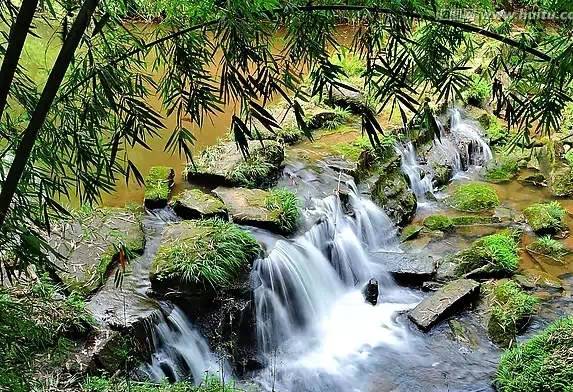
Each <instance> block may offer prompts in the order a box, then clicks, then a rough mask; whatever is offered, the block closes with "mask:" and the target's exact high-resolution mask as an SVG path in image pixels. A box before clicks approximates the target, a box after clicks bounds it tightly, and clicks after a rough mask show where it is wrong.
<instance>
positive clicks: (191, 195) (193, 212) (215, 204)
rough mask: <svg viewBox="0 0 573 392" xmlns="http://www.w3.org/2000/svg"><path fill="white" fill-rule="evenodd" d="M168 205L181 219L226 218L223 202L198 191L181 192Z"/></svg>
mask: <svg viewBox="0 0 573 392" xmlns="http://www.w3.org/2000/svg"><path fill="white" fill-rule="evenodd" d="M170 205H171V208H173V211H175V213H176V214H177V215H178V216H179V217H181V218H182V219H209V218H221V219H227V218H228V213H227V208H226V207H225V205H224V204H223V202H222V201H221V200H220V199H219V198H217V197H215V196H213V195H210V194H208V193H205V192H202V191H200V190H199V189H191V190H186V191H183V192H182V193H181V194H179V195H177V196H175V197H174V198H173V200H172V202H171V203H170Z"/></svg>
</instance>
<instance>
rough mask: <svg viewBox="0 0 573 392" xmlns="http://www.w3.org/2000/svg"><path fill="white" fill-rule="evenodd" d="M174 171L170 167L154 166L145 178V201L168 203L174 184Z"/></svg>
mask: <svg viewBox="0 0 573 392" xmlns="http://www.w3.org/2000/svg"><path fill="white" fill-rule="evenodd" d="M174 175H175V174H174V171H173V169H172V168H170V167H165V166H154V167H152V168H151V169H149V174H148V175H147V177H146V178H145V201H146V202H152V203H153V202H155V203H158V202H161V203H167V199H169V194H170V193H171V187H172V185H173V177H174Z"/></svg>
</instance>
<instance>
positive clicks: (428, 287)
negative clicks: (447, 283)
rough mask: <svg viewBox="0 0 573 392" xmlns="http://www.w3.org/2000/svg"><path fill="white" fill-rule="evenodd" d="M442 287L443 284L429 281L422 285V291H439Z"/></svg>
mask: <svg viewBox="0 0 573 392" xmlns="http://www.w3.org/2000/svg"><path fill="white" fill-rule="evenodd" d="M442 286H443V283H439V282H432V281H429V282H424V283H422V290H424V291H437V290H439V289H440V287H442Z"/></svg>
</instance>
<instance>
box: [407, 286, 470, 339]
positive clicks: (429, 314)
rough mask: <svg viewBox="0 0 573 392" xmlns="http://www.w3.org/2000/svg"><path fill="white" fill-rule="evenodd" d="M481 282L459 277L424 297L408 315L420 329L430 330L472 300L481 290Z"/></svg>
mask: <svg viewBox="0 0 573 392" xmlns="http://www.w3.org/2000/svg"><path fill="white" fill-rule="evenodd" d="M479 287H480V284H479V283H478V282H476V281H475V280H471V279H458V280H455V281H453V282H450V283H448V284H446V285H445V286H443V287H441V288H440V289H439V290H437V291H436V292H435V293H433V294H432V295H430V296H428V297H426V298H424V300H423V301H422V302H420V303H419V304H418V305H417V306H416V307H415V308H414V309H413V310H412V311H410V313H409V314H408V317H409V318H410V320H412V321H413V322H414V324H416V325H417V326H418V327H419V328H420V329H422V330H425V331H427V330H429V329H430V328H431V327H432V326H433V325H434V324H436V323H437V322H438V321H440V320H441V319H443V318H444V317H446V316H447V315H449V314H451V313H452V312H453V311H454V310H455V309H456V308H460V307H461V306H462V305H464V304H466V303H467V302H469V301H470V300H472V299H473V298H474V297H475V296H476V295H477V294H478V292H479Z"/></svg>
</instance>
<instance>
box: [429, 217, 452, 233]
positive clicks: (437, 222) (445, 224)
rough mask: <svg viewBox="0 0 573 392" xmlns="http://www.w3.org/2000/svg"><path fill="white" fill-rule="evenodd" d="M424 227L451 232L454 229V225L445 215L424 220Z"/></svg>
mask: <svg viewBox="0 0 573 392" xmlns="http://www.w3.org/2000/svg"><path fill="white" fill-rule="evenodd" d="M424 226H426V227H427V228H428V229H430V230H440V231H449V230H452V229H453V228H454V223H453V222H452V220H451V219H450V218H448V217H447V216H445V215H431V216H429V217H427V218H426V219H424Z"/></svg>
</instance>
